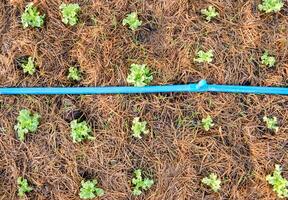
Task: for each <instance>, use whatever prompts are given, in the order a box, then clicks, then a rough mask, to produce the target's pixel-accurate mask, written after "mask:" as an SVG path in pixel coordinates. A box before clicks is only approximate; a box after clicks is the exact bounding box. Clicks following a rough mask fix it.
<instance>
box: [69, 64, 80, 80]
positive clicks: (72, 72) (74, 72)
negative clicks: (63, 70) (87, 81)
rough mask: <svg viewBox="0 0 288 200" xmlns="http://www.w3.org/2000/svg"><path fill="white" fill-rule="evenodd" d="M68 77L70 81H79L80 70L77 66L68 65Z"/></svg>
mask: <svg viewBox="0 0 288 200" xmlns="http://www.w3.org/2000/svg"><path fill="white" fill-rule="evenodd" d="M68 79H70V80H72V81H80V80H81V72H80V70H79V69H78V68H77V67H70V68H69V73H68Z"/></svg>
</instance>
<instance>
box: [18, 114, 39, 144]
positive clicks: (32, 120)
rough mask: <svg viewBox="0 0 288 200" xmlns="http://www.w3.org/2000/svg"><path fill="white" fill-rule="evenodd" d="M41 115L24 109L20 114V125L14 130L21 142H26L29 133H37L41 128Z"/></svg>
mask: <svg viewBox="0 0 288 200" xmlns="http://www.w3.org/2000/svg"><path fill="white" fill-rule="evenodd" d="M39 119H40V115H39V114H38V113H34V114H32V113H31V112H30V111H29V110H26V109H23V110H21V111H20V112H19V116H18V117H17V121H18V123H17V124H16V125H15V127H14V129H15V130H16V131H17V135H18V138H19V140H20V141H21V142H23V141H24V140H25V136H26V134H27V133H29V132H30V133H35V132H36V130H37V128H38V126H39Z"/></svg>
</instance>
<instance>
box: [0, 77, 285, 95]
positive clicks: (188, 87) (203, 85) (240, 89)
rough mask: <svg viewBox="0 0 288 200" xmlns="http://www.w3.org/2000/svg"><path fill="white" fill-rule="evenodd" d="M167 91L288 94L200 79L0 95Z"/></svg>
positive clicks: (13, 89) (282, 89)
mask: <svg viewBox="0 0 288 200" xmlns="http://www.w3.org/2000/svg"><path fill="white" fill-rule="evenodd" d="M167 92H224V93H250V94H271V95H272V94H273V95H288V88H287V87H260V86H237V85H216V84H207V82H206V80H201V81H200V82H199V83H196V84H184V85H161V86H145V87H132V86H112V87H109V86H107V87H24V88H23V87H18V88H17V87H11V88H0V95H64V94H71V95H84V94H86V95H92V94H137V93H139V94H140V93H167Z"/></svg>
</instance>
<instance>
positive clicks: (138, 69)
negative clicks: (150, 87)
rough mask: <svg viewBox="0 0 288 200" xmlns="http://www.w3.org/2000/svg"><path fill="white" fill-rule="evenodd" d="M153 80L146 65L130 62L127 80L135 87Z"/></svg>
mask: <svg viewBox="0 0 288 200" xmlns="http://www.w3.org/2000/svg"><path fill="white" fill-rule="evenodd" d="M152 80H153V76H152V75H151V73H150V70H149V69H148V67H146V65H145V64H143V65H137V64H132V65H131V68H130V74H129V75H128V77H127V82H128V83H131V84H133V85H134V86H137V87H143V86H145V85H147V84H148V83H150V82H151V81H152Z"/></svg>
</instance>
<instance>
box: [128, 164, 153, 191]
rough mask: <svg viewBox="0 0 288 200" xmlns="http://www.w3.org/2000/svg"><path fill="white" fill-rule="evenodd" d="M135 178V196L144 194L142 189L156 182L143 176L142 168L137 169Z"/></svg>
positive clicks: (133, 180)
mask: <svg viewBox="0 0 288 200" xmlns="http://www.w3.org/2000/svg"><path fill="white" fill-rule="evenodd" d="M134 175H135V178H133V179H132V184H133V185H134V186H133V191H132V194H133V195H135V196H139V195H140V194H142V190H148V189H149V188H151V187H152V185H153V184H154V181H153V180H152V179H148V178H145V179H143V178H142V171H141V169H137V170H135V171H134Z"/></svg>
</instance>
